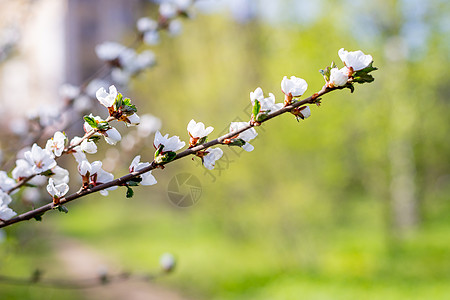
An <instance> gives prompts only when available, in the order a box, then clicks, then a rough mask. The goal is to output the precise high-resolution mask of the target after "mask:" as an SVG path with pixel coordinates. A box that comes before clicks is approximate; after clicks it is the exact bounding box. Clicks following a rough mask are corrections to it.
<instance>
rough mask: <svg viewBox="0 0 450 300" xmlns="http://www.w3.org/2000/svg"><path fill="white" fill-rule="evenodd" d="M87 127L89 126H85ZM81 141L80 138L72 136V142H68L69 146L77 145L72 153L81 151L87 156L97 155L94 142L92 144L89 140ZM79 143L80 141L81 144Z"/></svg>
mask: <svg viewBox="0 0 450 300" xmlns="http://www.w3.org/2000/svg"><path fill="white" fill-rule="evenodd" d="M85 124H87V123H85ZM87 126H89V124H87ZM89 127H90V126H89ZM88 129H89V128H88ZM88 132H89V131H88ZM81 140H82V138H80V137H78V136H74V137H73V138H72V140H71V141H70V145H77V144H78V146H75V147H74V148H73V150H74V151H76V152H79V151H83V152H86V153H89V154H94V153H97V145H96V144H95V142H93V141H91V140H89V139H84V140H82V141H81ZM80 141H81V143H80Z"/></svg>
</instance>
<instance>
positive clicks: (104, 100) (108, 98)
mask: <svg viewBox="0 0 450 300" xmlns="http://www.w3.org/2000/svg"><path fill="white" fill-rule="evenodd" d="M95 96H96V97H97V99H98V101H99V102H100V103H101V104H102V105H103V106H105V107H106V108H109V107H111V106H113V105H114V102H115V101H116V97H117V89H116V87H115V86H114V85H111V86H110V87H109V93H108V92H106V90H105V88H103V87H101V88H99V89H98V90H97V92H96V93H95Z"/></svg>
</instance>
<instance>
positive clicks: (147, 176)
mask: <svg viewBox="0 0 450 300" xmlns="http://www.w3.org/2000/svg"><path fill="white" fill-rule="evenodd" d="M140 160H141V156H140V155H138V156H136V157H135V158H134V159H133V161H132V162H131V165H130V168H129V170H130V173H132V172H137V171H140V170H142V169H143V168H146V167H148V166H150V163H148V162H146V163H141V162H140ZM140 176H141V178H142V181H141V182H140V184H141V185H154V184H156V183H157V181H156V179H155V177H154V176H153V175H152V171H148V172H146V173H143V174H141V175H140Z"/></svg>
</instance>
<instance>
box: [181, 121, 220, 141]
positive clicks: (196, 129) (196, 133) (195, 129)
mask: <svg viewBox="0 0 450 300" xmlns="http://www.w3.org/2000/svg"><path fill="white" fill-rule="evenodd" d="M213 130H214V128H213V127H211V126H209V127H207V128H205V124H203V123H202V122H198V123H197V122H195V121H194V120H191V121H190V122H189V124H188V126H187V131H188V132H189V135H190V136H191V137H193V138H202V137H205V136H208V134H210V133H211V132H212V131H213Z"/></svg>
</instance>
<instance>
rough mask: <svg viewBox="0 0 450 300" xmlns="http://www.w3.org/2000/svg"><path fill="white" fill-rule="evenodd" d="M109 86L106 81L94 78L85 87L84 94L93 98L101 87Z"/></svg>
mask: <svg viewBox="0 0 450 300" xmlns="http://www.w3.org/2000/svg"><path fill="white" fill-rule="evenodd" d="M109 84H110V82H109V81H106V80H104V79H99V78H94V79H92V80H91V81H90V82H89V84H88V85H87V87H86V89H85V91H86V94H88V95H89V96H90V97H91V98H94V97H95V94H96V93H97V91H98V89H99V88H101V87H103V86H108V85H109Z"/></svg>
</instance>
